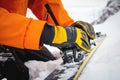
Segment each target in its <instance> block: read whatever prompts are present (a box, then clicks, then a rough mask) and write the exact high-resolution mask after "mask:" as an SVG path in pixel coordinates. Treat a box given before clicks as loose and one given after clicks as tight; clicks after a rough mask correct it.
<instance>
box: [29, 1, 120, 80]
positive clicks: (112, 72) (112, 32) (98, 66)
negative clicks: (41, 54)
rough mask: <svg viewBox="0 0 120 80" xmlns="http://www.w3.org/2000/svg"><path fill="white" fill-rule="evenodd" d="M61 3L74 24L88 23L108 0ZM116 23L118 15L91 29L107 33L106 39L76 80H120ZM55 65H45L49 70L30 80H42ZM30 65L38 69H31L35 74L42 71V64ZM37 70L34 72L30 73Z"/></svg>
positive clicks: (52, 63) (117, 25) (119, 45)
mask: <svg viewBox="0 0 120 80" xmlns="http://www.w3.org/2000/svg"><path fill="white" fill-rule="evenodd" d="M113 1H114V0H113ZM62 2H63V4H64V6H65V8H66V10H67V11H68V13H69V14H70V16H71V17H72V18H73V19H74V20H83V21H87V22H90V23H91V22H93V21H94V20H96V19H97V18H98V17H99V16H100V15H101V13H100V12H101V11H102V10H103V9H104V8H105V6H106V4H107V2H108V0H69V2H68V0H62ZM27 16H31V14H29V13H28V15H27ZM119 21H120V11H119V12H117V13H116V14H115V15H113V16H111V17H109V18H108V19H107V20H106V21H105V22H104V23H102V24H99V25H95V26H94V28H95V31H96V32H97V31H101V32H103V33H106V34H107V38H106V40H105V41H104V43H103V44H102V45H101V46H100V48H99V49H98V50H97V51H96V52H95V54H94V55H93V57H92V58H91V60H90V61H89V63H88V64H87V66H86V68H85V69H84V71H83V73H82V74H81V75H80V77H79V80H120V76H119V75H120V69H119V68H120V64H119V62H120V50H119V49H120V42H119V41H120V36H119V34H120V31H119V30H120V22H119ZM58 62H59V60H57V61H54V62H53V61H51V62H48V64H49V67H48V65H47V64H44V65H45V66H46V67H45V68H44V69H42V70H41V71H43V72H44V73H40V72H38V73H33V75H34V74H35V76H33V78H34V77H37V78H36V79H34V80H43V79H44V77H45V75H46V73H47V72H48V73H49V72H50V71H52V70H53V65H54V68H55V67H56V66H57V65H58V64H56V63H58ZM60 62H61V59H60ZM60 62H59V64H60ZM33 63H34V64H38V65H37V66H34V68H35V67H36V70H38V69H39V67H41V66H40V65H39V63H41V64H42V62H39V63H38V62H33ZM51 66H52V67H51ZM42 67H43V66H42ZM34 68H32V69H34ZM50 69H51V70H50ZM36 70H33V72H35V71H36ZM39 70H40V69H39ZM45 71H46V73H45ZM41 76H42V78H41Z"/></svg>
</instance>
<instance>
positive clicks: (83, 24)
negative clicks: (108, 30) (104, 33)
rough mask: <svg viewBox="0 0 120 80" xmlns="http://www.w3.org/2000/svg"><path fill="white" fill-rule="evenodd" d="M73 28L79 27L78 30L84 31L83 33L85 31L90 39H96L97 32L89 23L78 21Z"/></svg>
mask: <svg viewBox="0 0 120 80" xmlns="http://www.w3.org/2000/svg"><path fill="white" fill-rule="evenodd" d="M72 26H74V27H78V28H80V29H82V30H83V31H85V32H86V34H87V35H88V38H89V39H94V38H95V31H94V28H93V26H92V25H91V24H89V23H87V22H83V21H77V22H74V23H73V24H72Z"/></svg>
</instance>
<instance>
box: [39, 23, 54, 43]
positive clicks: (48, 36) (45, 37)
mask: <svg viewBox="0 0 120 80" xmlns="http://www.w3.org/2000/svg"><path fill="white" fill-rule="evenodd" d="M53 38H54V28H53V26H52V25H48V24H47V23H46V24H45V26H44V29H43V32H42V35H41V39H40V43H45V44H50V45H51V43H52V41H53Z"/></svg>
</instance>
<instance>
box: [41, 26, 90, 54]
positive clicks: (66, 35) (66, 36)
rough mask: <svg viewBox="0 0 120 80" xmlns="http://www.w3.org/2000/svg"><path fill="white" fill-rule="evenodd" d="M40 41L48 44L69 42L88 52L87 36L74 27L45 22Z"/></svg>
mask: <svg viewBox="0 0 120 80" xmlns="http://www.w3.org/2000/svg"><path fill="white" fill-rule="evenodd" d="M40 42H41V43H45V44H49V45H62V44H64V43H69V44H72V45H76V46H78V47H79V48H81V49H83V50H85V51H86V52H90V44H89V42H88V36H87V35H86V33H85V32H84V31H83V30H81V29H79V28H76V27H62V26H52V25H49V24H45V27H44V30H43V33H42V36H41V40H40Z"/></svg>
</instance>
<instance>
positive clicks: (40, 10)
mask: <svg viewBox="0 0 120 80" xmlns="http://www.w3.org/2000/svg"><path fill="white" fill-rule="evenodd" d="M46 4H48V5H49V6H50V8H51V11H52V12H53V15H54V16H55V18H56V20H57V22H58V24H59V25H61V26H70V25H71V24H72V23H73V22H74V21H73V19H72V18H71V17H70V16H69V15H68V13H67V12H66V10H65V9H64V7H63V5H62V2H61V0H35V2H34V3H32V2H31V3H30V4H29V8H30V9H31V10H32V12H33V13H34V14H35V15H36V16H37V18H39V19H40V20H46V21H47V22H48V23H51V24H55V23H54V21H53V19H52V17H51V16H50V14H48V17H47V19H46V15H47V13H48V12H47V9H46V7H45V5H46Z"/></svg>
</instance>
